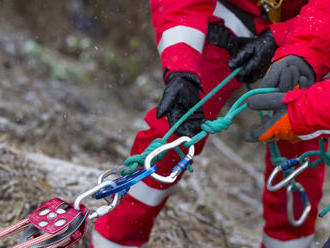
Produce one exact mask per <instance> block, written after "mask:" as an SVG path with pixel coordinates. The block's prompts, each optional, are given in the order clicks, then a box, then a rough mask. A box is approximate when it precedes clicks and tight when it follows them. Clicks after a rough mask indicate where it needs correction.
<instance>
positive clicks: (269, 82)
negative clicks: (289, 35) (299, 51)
mask: <svg viewBox="0 0 330 248" xmlns="http://www.w3.org/2000/svg"><path fill="white" fill-rule="evenodd" d="M314 82H315V73H314V70H313V68H312V67H311V66H310V65H309V64H308V63H307V62H306V61H305V60H304V59H303V58H301V57H298V56H295V55H289V56H287V57H284V58H283V59H280V60H278V61H275V62H274V63H273V64H272V65H271V67H270V69H269V71H268V72H267V74H266V76H265V77H264V78H263V79H262V81H261V84H260V88H279V89H280V91H282V92H287V91H289V90H294V89H295V88H296V86H297V85H299V87H300V88H309V87H310V86H311V85H312V84H313V83H314Z"/></svg>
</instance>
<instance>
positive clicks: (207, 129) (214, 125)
mask: <svg viewBox="0 0 330 248" xmlns="http://www.w3.org/2000/svg"><path fill="white" fill-rule="evenodd" d="M277 91H278V89H275V88H263V89H255V90H251V91H249V92H247V93H245V94H244V95H242V96H241V97H240V98H239V99H238V100H237V101H236V102H235V103H234V104H233V105H232V106H231V108H230V109H229V111H228V112H227V114H226V115H225V116H224V117H219V118H218V119H216V120H214V121H206V122H205V123H203V124H202V126H201V128H202V131H201V132H199V133H198V134H197V135H195V136H194V137H192V138H191V141H189V142H186V143H185V144H184V146H185V147H189V146H191V145H194V144H196V143H198V142H199V141H200V140H202V139H203V138H204V137H205V136H206V135H207V134H214V133H218V132H221V131H222V130H223V129H227V128H228V127H229V126H230V125H231V124H232V123H233V122H232V119H233V118H234V117H235V116H236V115H238V114H239V113H241V112H242V111H243V110H245V109H246V108H247V104H246V103H244V104H243V102H244V101H245V100H246V99H247V98H249V97H250V96H252V95H256V94H264V93H271V92H277Z"/></svg>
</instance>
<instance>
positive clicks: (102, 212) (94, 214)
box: [73, 181, 120, 220]
mask: <svg viewBox="0 0 330 248" xmlns="http://www.w3.org/2000/svg"><path fill="white" fill-rule="evenodd" d="M113 185H114V183H113V182H112V181H105V182H103V183H101V184H98V185H96V186H95V187H94V188H92V189H90V190H88V191H86V192H84V193H82V194H80V195H78V196H77V198H76V199H75V201H74V204H73V207H74V209H76V210H78V211H79V210H80V203H81V202H82V201H83V200H84V199H85V198H87V197H89V196H92V195H94V194H95V193H96V192H98V191H99V190H100V189H103V188H104V187H106V186H113ZM119 202H120V197H119V193H116V194H115V195H114V197H113V200H112V202H111V203H110V204H109V205H104V206H101V207H99V208H97V209H96V210H94V211H93V212H92V213H91V214H90V215H89V216H88V219H89V220H93V219H95V218H98V217H101V216H103V215H105V214H107V213H109V212H110V211H111V210H113V209H114V208H115V207H117V205H118V204H119Z"/></svg>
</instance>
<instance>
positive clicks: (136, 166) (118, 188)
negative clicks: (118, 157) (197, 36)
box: [0, 68, 330, 248]
mask: <svg viewBox="0 0 330 248" xmlns="http://www.w3.org/2000/svg"><path fill="white" fill-rule="evenodd" d="M240 70H241V68H237V69H235V70H234V71H233V72H232V73H231V74H230V75H229V76H228V77H227V78H225V79H224V80H223V81H222V82H221V83H220V84H219V85H218V86H216V87H215V88H214V89H213V90H212V91H211V92H209V93H208V94H207V95H206V96H205V97H204V98H202V99H201V100H200V101H199V102H198V103H197V104H196V105H194V106H193V107H192V108H191V109H190V110H189V111H188V112H187V113H186V114H184V115H183V116H182V117H181V118H180V119H179V121H178V122H177V123H175V124H174V125H173V126H172V127H171V128H170V130H169V131H168V132H167V133H166V134H165V135H164V137H163V138H161V139H159V138H158V139H155V140H154V141H152V142H151V144H150V145H149V146H148V147H147V148H146V149H145V151H144V152H143V153H141V154H137V155H133V156H131V157H129V158H128V159H126V160H125V162H124V165H125V166H122V167H119V168H117V169H112V170H107V171H105V172H104V173H102V174H101V175H100V176H99V177H98V181H97V185H96V186H95V187H93V188H91V189H89V190H87V191H86V192H84V193H82V194H80V195H79V196H78V197H77V198H76V199H75V201H74V202H73V203H66V202H64V201H62V200H60V199H57V198H55V199H52V200H50V201H48V202H46V203H45V204H43V205H42V206H40V207H39V208H38V209H37V210H35V211H34V212H32V214H31V215H30V216H29V217H28V218H26V219H24V220H22V221H20V222H18V223H16V224H14V225H12V226H10V227H8V228H6V229H4V230H2V231H1V230H0V239H1V238H4V237H7V236H9V235H11V234H13V233H16V232H20V231H24V235H23V239H22V242H21V244H19V245H17V246H15V247H14V248H39V247H40V248H41V247H47V248H56V247H59V246H61V247H70V246H72V245H73V244H74V243H76V242H77V241H79V239H81V237H82V236H83V235H84V232H85V229H86V222H87V221H88V220H89V221H90V220H95V219H96V218H99V217H101V216H103V215H105V214H107V213H109V212H110V211H112V210H113V209H114V208H115V207H116V206H118V204H119V203H120V201H121V200H122V199H123V197H124V196H125V195H126V193H127V192H128V191H129V189H130V187H131V186H133V185H134V184H136V183H138V182H140V181H141V180H142V179H144V178H146V177H148V176H151V177H153V178H154V179H156V180H158V181H160V182H164V183H173V182H174V181H175V180H176V179H177V177H178V176H179V175H180V174H181V173H182V172H183V171H184V170H185V169H188V170H189V171H192V168H191V167H190V163H191V161H192V159H193V156H194V153H195V148H194V144H196V143H198V142H199V141H200V140H202V139H203V138H205V137H206V136H207V135H208V134H214V133H217V132H221V131H222V130H223V129H227V128H228V127H229V126H230V125H231V124H232V119H233V118H234V117H235V116H236V115H238V114H239V113H241V112H242V111H243V110H245V109H246V108H247V104H246V103H244V101H245V100H246V99H247V98H249V97H250V96H252V95H255V94H263V93H270V92H277V91H278V89H275V88H264V89H254V90H250V91H248V92H247V93H245V94H244V95H242V96H241V97H240V98H239V99H238V100H237V101H236V102H235V103H234V104H233V105H232V107H231V108H230V109H229V111H228V112H227V114H226V115H225V116H224V117H219V118H218V119H216V120H214V121H209V120H208V121H206V122H204V123H203V124H202V126H201V129H202V131H201V132H199V133H198V134H196V135H195V136H193V137H192V138H189V137H185V136H184V137H180V138H178V139H176V140H174V141H173V142H170V143H167V140H168V138H169V137H170V136H171V135H172V134H173V133H174V132H175V130H176V129H177V128H178V127H179V126H180V125H181V124H182V123H183V122H184V121H186V120H187V118H188V117H189V116H190V115H191V114H192V113H193V112H194V111H196V110H197V109H199V108H200V107H201V106H202V105H203V104H204V103H205V102H206V101H208V100H209V99H210V98H211V97H212V96H213V95H214V94H216V93H217V92H218V91H219V90H220V89H221V88H223V87H224V86H225V85H226V84H227V83H228V82H229V81H230V80H231V79H232V78H234V77H235V76H236V75H237V74H238V73H239V71H240ZM260 115H262V114H260ZM261 117H262V116H261ZM268 143H269V147H270V151H271V155H272V163H273V164H274V165H275V166H276V167H275V169H274V171H273V172H272V174H271V176H270V177H269V179H268V182H267V189H268V190H270V191H276V190H279V189H281V188H282V187H284V186H286V187H287V199H288V202H287V215H288V220H289V222H290V223H291V224H292V225H293V226H299V225H301V224H302V223H303V222H304V221H305V219H306V218H307V216H308V214H309V212H310V211H311V204H310V202H309V200H308V197H307V194H306V192H305V189H304V188H303V186H302V185H301V184H300V183H297V182H295V180H294V179H295V177H296V176H297V175H298V174H300V173H302V172H303V171H304V170H305V169H307V168H311V167H315V166H317V165H319V164H320V163H322V162H325V163H326V164H328V165H330V154H328V153H326V151H325V144H324V139H320V151H309V152H306V153H304V154H302V155H301V156H300V157H299V158H293V159H289V160H287V159H286V158H283V157H281V155H280V151H279V149H278V147H277V145H276V142H268ZM179 146H181V148H180V147H179ZM183 148H187V150H188V152H187V154H186V155H185V154H184V153H183V151H182V149H183ZM170 149H173V150H174V151H176V152H177V153H178V155H179V156H180V158H181V160H180V161H179V163H177V164H176V165H175V166H174V167H173V168H172V172H171V173H170V174H169V175H167V176H161V175H159V174H157V169H158V167H157V164H156V162H158V161H160V160H162V159H163V158H164V156H165V155H166V153H167V151H168V150H170ZM310 156H320V158H319V159H317V160H316V161H314V162H312V163H311V162H310V159H309V157H310ZM298 164H301V166H300V167H298V168H297V169H294V167H295V166H297V165H298ZM281 171H282V172H283V173H284V179H283V180H282V181H280V182H278V183H277V184H275V185H274V184H273V181H274V180H275V178H277V175H278V173H279V172H281ZM296 191H297V192H298V193H299V196H300V200H301V202H302V204H303V205H304V206H305V208H304V211H303V213H302V215H301V216H300V217H299V218H298V219H295V217H294V212H293V205H294V203H293V193H294V192H296ZM87 197H93V198H95V199H104V200H105V201H106V203H107V204H106V205H103V206H101V207H99V208H97V209H96V210H93V211H91V214H89V213H88V210H87V208H86V207H85V206H84V205H82V204H81V202H82V201H83V200H84V199H86V198H87ZM328 211H330V206H328V207H327V208H326V209H325V210H324V211H322V212H321V214H320V215H325V214H326V213H327V212H328Z"/></svg>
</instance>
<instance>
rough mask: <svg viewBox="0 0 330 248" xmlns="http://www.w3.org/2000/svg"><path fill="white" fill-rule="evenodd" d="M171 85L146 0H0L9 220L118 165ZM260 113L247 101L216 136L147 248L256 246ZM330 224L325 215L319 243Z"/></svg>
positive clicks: (0, 178)
mask: <svg viewBox="0 0 330 248" xmlns="http://www.w3.org/2000/svg"><path fill="white" fill-rule="evenodd" d="M162 90H163V82H162V72H161V67H160V60H159V57H158V53H157V50H156V45H155V41H154V33H153V28H152V24H151V16H150V11H149V1H147V0H120V1H115V0H57V1H51V0H29V1H25V0H0V228H2V227H5V226H7V225H10V224H12V223H14V222H16V221H17V220H19V219H21V218H23V217H26V216H27V215H28V214H29V213H30V212H31V211H32V210H33V209H35V208H36V207H37V206H38V205H40V204H41V203H42V202H44V201H46V200H49V199H50V198H52V197H56V196H57V197H60V198H62V199H64V200H67V201H72V200H73V199H74V197H75V196H76V195H77V194H79V193H80V192H83V191H86V190H87V189H88V187H90V186H92V185H95V183H96V180H97V175H98V174H99V173H100V172H101V170H104V169H108V168H110V167H114V166H118V165H121V164H122V163H123V161H124V160H125V159H126V158H127V157H128V156H129V151H130V147H131V145H132V143H133V141H134V137H135V134H136V132H137V130H139V129H141V128H146V124H145V123H144V121H143V117H144V114H145V113H146V111H147V110H148V109H150V108H152V107H155V106H157V103H158V101H159V99H160V97H161V94H162ZM242 92H243V90H242V91H241V92H237V93H236V95H235V96H233V99H232V100H231V101H232V102H233V101H234V100H235V99H236V98H237V96H239V95H240V94H242ZM229 106H230V105H228V106H226V107H225V109H224V110H223V112H222V114H223V113H225V112H226V110H228V107H229ZM256 118H257V115H255V113H251V112H246V113H244V114H243V115H241V116H239V117H237V118H236V119H235V123H234V125H233V126H231V127H230V128H229V130H227V131H225V132H224V133H222V134H221V135H214V136H212V137H211V138H210V139H209V141H208V144H207V146H206V147H205V150H204V152H203V153H202V155H201V156H199V157H198V158H196V159H195V164H194V168H195V171H194V173H193V174H190V173H186V175H185V179H184V180H183V181H182V182H181V184H180V186H179V187H178V188H177V190H176V192H175V194H174V196H173V197H172V198H170V200H169V202H168V204H167V206H166V207H165V210H164V211H163V212H162V213H161V215H160V216H159V218H158V219H157V220H156V224H155V228H154V230H153V232H152V236H151V241H150V243H149V245H148V247H162V248H166V247H184V248H186V247H196V248H197V247H225V248H236V247H237V248H238V247H240V248H243V247H259V242H260V240H261V229H262V225H263V223H262V218H261V215H262V206H261V194H262V189H263V153H264V145H263V144H247V143H245V142H243V141H242V137H243V133H244V129H246V128H247V127H248V126H249V125H250V124H251V123H253V122H254V121H255V120H256ZM329 192H330V186H329V184H328V183H327V184H326V186H325V196H324V199H323V203H322V206H325V205H326V204H327V203H329V202H330V194H329ZM86 204H87V205H88V206H89V207H91V208H92V207H96V206H99V205H100V204H101V203H100V202H96V201H95V200H89V201H86ZM329 224H330V217H329V216H328V217H325V218H324V219H320V220H319V223H318V231H317V240H318V242H321V243H323V242H324V239H325V238H327V236H328V230H329V226H330V225H329ZM91 228H92V224H90V225H89V231H90V230H91ZM16 241H17V240H14V239H7V240H6V241H0V247H1V248H5V247H10V245H12V244H14V243H15V242H16ZM79 247H84V248H85V247H88V236H87V237H86V238H85V239H84V240H83V241H82V242H81V243H80V245H79Z"/></svg>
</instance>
